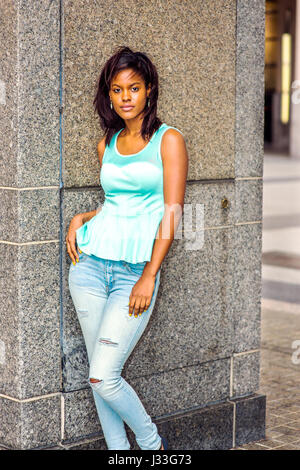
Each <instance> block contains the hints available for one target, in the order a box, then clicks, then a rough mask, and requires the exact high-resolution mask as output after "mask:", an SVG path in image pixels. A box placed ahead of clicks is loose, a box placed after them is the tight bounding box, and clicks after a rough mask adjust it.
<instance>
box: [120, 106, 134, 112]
mask: <svg viewBox="0 0 300 470" xmlns="http://www.w3.org/2000/svg"><path fill="white" fill-rule="evenodd" d="M121 109H122V110H123V111H131V110H132V109H133V106H121Z"/></svg>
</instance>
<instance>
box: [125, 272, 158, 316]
mask: <svg viewBox="0 0 300 470" xmlns="http://www.w3.org/2000/svg"><path fill="white" fill-rule="evenodd" d="M154 286H155V277H154V276H152V275H149V274H146V273H143V274H142V276H141V277H140V279H139V280H138V281H137V282H136V283H135V285H134V286H133V288H132V290H131V294H130V297H129V304H128V305H129V315H130V316H131V315H132V313H133V312H134V316H135V317H137V316H138V315H142V313H143V312H144V311H145V310H147V309H148V308H149V305H150V303H151V299H152V295H153V291H154Z"/></svg>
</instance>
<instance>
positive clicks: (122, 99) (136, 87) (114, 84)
mask: <svg viewBox="0 0 300 470" xmlns="http://www.w3.org/2000/svg"><path fill="white" fill-rule="evenodd" d="M149 94H150V85H149V87H148V89H146V87H145V82H144V79H143V78H142V77H141V76H140V75H138V74H136V73H135V72H134V71H133V70H132V69H125V70H122V71H121V72H119V73H118V74H116V75H115V76H114V77H113V79H112V81H111V85H110V90H109V96H110V99H111V101H112V104H113V107H114V110H115V111H116V113H117V114H118V115H119V116H120V117H121V118H122V119H124V120H128V119H134V118H136V117H137V116H139V115H140V114H141V113H143V111H144V108H145V106H146V104H147V97H148V96H149Z"/></svg>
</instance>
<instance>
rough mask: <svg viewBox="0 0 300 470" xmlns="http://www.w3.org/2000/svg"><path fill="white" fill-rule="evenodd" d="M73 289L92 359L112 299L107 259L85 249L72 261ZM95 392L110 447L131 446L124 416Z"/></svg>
mask: <svg viewBox="0 0 300 470" xmlns="http://www.w3.org/2000/svg"><path fill="white" fill-rule="evenodd" d="M69 290H70V294H71V298H72V300H73V303H74V307H75V310H76V313H77V316H78V320H79V323H80V326H81V330H82V333H83V337H84V340H85V345H86V349H87V353H88V359H89V362H90V360H91V356H92V352H93V350H94V347H95V343H96V340H97V333H98V330H99V328H100V325H101V322H102V320H103V314H104V309H105V306H106V302H107V299H108V293H107V285H106V279H105V264H104V262H103V261H101V259H100V258H97V259H96V258H93V257H90V256H88V255H86V254H85V253H81V254H80V255H79V263H78V264H76V265H75V266H74V265H73V264H71V265H70V270H69ZM93 396H94V400H95V405H96V408H97V412H98V416H99V420H100V423H101V427H102V431H103V434H104V438H105V441H106V444H107V446H108V449H123V450H129V449H130V443H129V441H128V438H127V435H126V430H125V426H124V422H123V420H122V418H121V417H120V416H119V414H118V413H117V412H116V411H114V410H113V409H112V408H111V407H110V406H109V404H108V403H107V402H106V401H105V400H104V399H103V398H102V397H101V396H100V395H99V394H98V393H96V392H95V391H94V390H93Z"/></svg>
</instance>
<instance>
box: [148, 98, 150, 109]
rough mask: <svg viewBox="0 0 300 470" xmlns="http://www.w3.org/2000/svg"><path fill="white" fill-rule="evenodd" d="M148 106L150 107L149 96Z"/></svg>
mask: <svg viewBox="0 0 300 470" xmlns="http://www.w3.org/2000/svg"><path fill="white" fill-rule="evenodd" d="M148 108H150V98H148Z"/></svg>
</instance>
